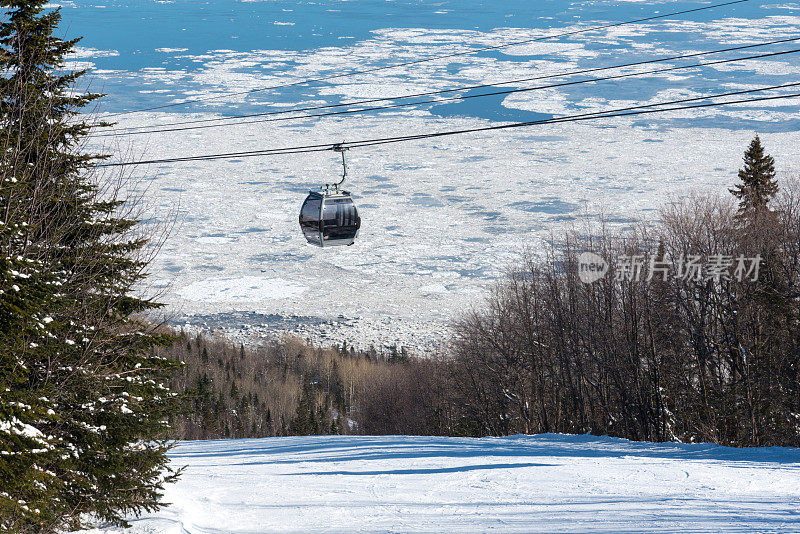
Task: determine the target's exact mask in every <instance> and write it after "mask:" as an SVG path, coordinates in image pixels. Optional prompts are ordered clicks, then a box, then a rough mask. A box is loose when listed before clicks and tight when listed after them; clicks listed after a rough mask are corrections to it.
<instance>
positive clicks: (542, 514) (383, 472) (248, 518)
mask: <svg viewBox="0 0 800 534" xmlns="http://www.w3.org/2000/svg"><path fill="white" fill-rule="evenodd" d="M171 458H172V460H173V463H174V465H175V466H184V465H185V466H187V468H186V471H185V473H184V475H183V477H182V478H181V480H180V481H179V482H178V483H177V484H175V485H173V486H170V487H169V488H168V489H167V492H166V501H168V502H171V503H173V504H172V505H171V506H170V507H168V508H165V509H163V510H162V511H160V512H158V513H154V514H146V515H145V516H143V517H142V518H140V519H138V520H136V521H134V523H133V527H132V528H131V529H130V530H128V531H127V532H129V533H130V534H134V533H153V534H155V533H175V534H178V533H180V534H196V533H212V532H213V533H221V532H247V533H256V532H347V533H350V532H454V533H455V532H487V531H493V532H526V533H530V532H550V533H555V532H572V533H589V532H591V533H596V532H608V533H631V532H660V533H689V532H710V533H722V532H758V533H767V532H786V533H797V532H800V449H793V448H754V449H732V448H726V447H719V446H715V445H708V444H655V443H640V442H630V441H626V440H622V439H613V438H607V437H594V436H568V435H558V434H545V435H538V436H514V437H509V438H482V439H468V438H436V437H411V436H402V437H399V436H389V437H345V436H337V437H327V436H322V437H291V438H270V439H253V440H232V441H206V442H186V443H181V444H180V445H179V446H178V447H176V448H175V449H174V450H173V451H172V453H171ZM97 532H118V529H111V530H103V529H100V530H98V531H97Z"/></svg>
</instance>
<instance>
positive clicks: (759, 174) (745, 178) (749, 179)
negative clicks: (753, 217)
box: [730, 135, 778, 215]
mask: <svg viewBox="0 0 800 534" xmlns="http://www.w3.org/2000/svg"><path fill="white" fill-rule="evenodd" d="M739 180H741V182H742V183H740V184H736V185H735V186H734V188H733V189H731V190H730V192H731V193H732V194H733V196H735V197H736V198H737V199H739V214H740V215H744V214H750V213H753V212H761V211H763V210H765V209H766V208H767V204H769V201H770V200H772V198H773V197H774V196H775V194H776V193H777V192H778V182H777V180H776V179H775V160H774V159H773V158H772V156H770V155H768V154H764V147H763V146H761V139H760V138H759V137H758V135H756V136H755V137H754V138H753V140H752V141H751V142H750V146H749V147H748V148H747V151H746V152H745V153H744V168H742V169H739Z"/></svg>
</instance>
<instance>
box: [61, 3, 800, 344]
mask: <svg viewBox="0 0 800 534" xmlns="http://www.w3.org/2000/svg"><path fill="white" fill-rule="evenodd" d="M701 5H707V4H701V3H699V2H613V3H611V2H568V1H550V2H523V1H512V2H502V3H500V2H491V3H484V2H478V1H466V2H455V1H436V2H428V1H414V2H410V1H394V2H384V1H381V2H378V1H369V0H364V1H351V2H345V1H333V0H323V1H319V2H291V1H280V0H279V1H264V2H239V1H232V0H225V1H217V2H210V3H204V4H199V3H196V2H190V1H188V0H187V1H181V0H176V1H174V2H150V1H147V2H145V1H128V2H116V1H115V2H106V3H104V4H103V5H102V6H101V5H90V3H87V2H83V1H77V2H74V3H64V4H63V6H64V8H63V15H64V28H65V31H66V32H68V33H69V35H74V34H83V35H85V36H86V37H85V39H84V40H83V41H82V42H81V47H82V48H81V49H80V51H79V53H78V54H77V55H76V57H75V58H73V65H74V66H80V67H87V68H91V69H93V70H92V72H91V74H90V76H91V77H92V79H93V82H92V83H93V87H94V88H95V89H98V90H100V89H102V90H103V91H104V92H106V93H109V96H108V97H107V98H106V99H104V102H103V103H102V104H101V106H100V109H99V111H100V112H104V113H110V114H117V113H120V112H127V111H131V110H135V109H141V108H145V107H156V106H163V105H167V104H171V103H175V102H180V101H182V100H184V99H187V98H188V99H198V98H200V99H207V98H209V97H220V98H216V99H213V100H202V101H201V102H195V103H193V104H190V105H184V106H176V107H168V108H161V109H155V110H150V111H147V112H143V113H132V114H125V115H116V116H114V119H115V120H117V121H118V122H119V126H120V127H129V126H138V125H156V124H166V123H171V122H176V121H182V120H195V119H203V118H212V117H219V116H230V115H234V114H241V113H255V112H265V111H276V110H281V109H286V108H287V107H294V106H316V105H325V104H331V103H338V102H342V101H347V100H351V99H360V98H371V97H375V96H380V97H385V96H395V95H397V96H401V95H405V94H410V93H417V92H423V91H435V90H441V89H449V88H453V87H460V86H467V85H474V84H482V83H495V82H498V81H504V80H509V79H517V78H526V77H532V76H543V75H552V74H558V73H563V72H568V71H570V70H575V69H581V68H591V67H598V66H609V65H614V64H620V63H628V62H633V61H641V60H645V59H654V58H658V57H665V56H672V55H677V54H685V53H690V52H695V51H701V50H713V49H717V48H725V47H728V46H736V45H740V44H749V43H755V42H761V41H767V40H774V39H782V38H783V39H785V38H789V37H800V4H797V3H791V2H790V3H782V2H779V3H770V2H766V3H765V2H754V1H751V2H747V3H743V4H738V5H735V6H727V7H724V8H718V9H714V10H708V11H703V12H699V13H693V14H690V15H683V16H676V17H670V18H668V19H665V20H656V21H649V22H645V23H638V24H633V25H628V26H622V27H617V28H609V29H605V30H602V31H597V32H590V33H584V34H579V35H575V36H572V37H570V38H567V39H558V40H553V41H545V42H538V43H530V44H526V45H520V46H513V47H510V48H503V49H499V50H495V51H492V52H481V53H477V54H472V55H462V56H455V57H450V58H446V59H441V60H437V61H431V62H427V63H422V64H417V65H413V66H408V67H403V68H396V69H386V70H380V71H375V72H371V73H368V74H362V75H358V76H352V77H345V78H338V79H332V80H329V81H327V82H324V83H317V84H311V85H303V86H294V87H287V88H283V89H279V90H273V91H266V92H251V93H247V94H239V95H237V96H225V95H226V94H228V93H231V92H237V93H242V92H245V91H251V90H254V89H258V88H262V87H266V86H272V85H279V84H286V83H292V82H295V81H299V80H303V79H306V78H310V77H319V76H330V75H333V74H337V73H342V72H348V71H352V70H368V69H371V68H374V67H378V66H385V65H387V64H390V63H394V62H405V61H413V60H416V59H425V58H430V57H434V56H439V55H446V54H452V53H454V52H459V51H462V50H465V49H469V48H480V47H486V46H494V45H498V44H502V43H506V42H511V41H518V40H524V39H531V38H535V37H541V36H545V35H550V34H554V33H561V32H565V31H570V30H574V29H578V28H582V27H588V26H592V25H598V24H604V23H608V22H613V21H621V20H630V19H635V18H639V17H644V16H648V15H652V14H655V13H658V12H661V13H663V12H667V11H677V10H681V9H691V8H694V7H698V6H701ZM798 46H800V45H797V43H788V44H784V45H781V46H773V47H768V48H765V49H759V50H757V51H755V52H739V53H728V54H722V55H720V56H717V57H714V58H713V59H722V58H733V57H737V56H741V55H748V54H752V53H758V52H767V51H777V50H787V49H792V48H793V47H794V48H797V47H798ZM690 62H691V63H694V62H696V60H692V61H683V62H682V61H678V60H676V61H673V62H670V65H675V66H677V65H681V64H687V63H690ZM661 66H668V65H664V64H662V65H661ZM637 68H642V67H637ZM646 68H647V69H650V68H652V67H646ZM624 72H631V69H628V70H626V71H624ZM798 73H800V56H798V55H784V56H778V57H776V58H769V59H760V60H749V61H743V62H738V63H728V64H724V65H717V66H710V67H703V68H695V69H691V70H682V71H675V72H672V73H661V74H652V75H648V76H643V77H639V78H632V79H627V80H617V81H609V82H598V83H590V84H584V85H575V86H568V87H559V88H550V89H546V90H539V91H530V92H525V93H517V94H512V95H508V96H505V97H490V98H489V97H487V98H476V99H472V100H468V101H464V102H462V103H455V104H444V105H437V106H433V105H427V106H420V107H410V108H398V109H395V110H388V111H383V112H373V113H367V114H356V115H343V116H333V117H318V118H311V119H301V120H296V121H295V120H293V121H283V122H260V123H251V124H245V125H239V126H228V127H225V128H209V129H203V130H191V131H184V132H172V133H162V134H148V135H137V136H130V137H125V136H120V137H116V138H113V137H112V138H109V137H106V138H97V139H95V140H94V141H93V145H94V146H104V147H105V149H106V150H108V151H110V152H112V153H114V154H118V156H117V157H118V159H121V160H130V159H157V158H165V157H166V158H170V157H180V156H187V155H201V154H211V153H218V152H240V151H247V150H257V149H263V148H272V147H288V146H297V145H308V144H315V143H324V142H335V141H343V140H345V141H346V140H349V139H362V138H375V137H384V136H395V135H405V134H408V133H419V132H429V131H442V130H450V129H460V128H471V127H479V126H485V125H491V124H500V123H502V122H503V121H520V120H531V119H532V118H538V117H547V116H559V115H569V114H575V113H581V112H585V111H595V110H602V109H612V108H619V107H625V106H632V105H637V104H640V103H642V102H659V101H665V100H674V99H679V98H691V97H696V96H701V95H707V94H714V93H719V92H726V91H735V90H741V89H748V88H753V87H758V86H767V85H776V84H781V83H790V82H796V81H798ZM517 86H519V87H523V86H526V85H525V84H519V85H517ZM511 87H515V86H514V85H512V86H511ZM770 94H777V93H776V92H773V93H770ZM798 109H799V108H798V105H797V101H796V100H785V101H775V102H771V103H770V102H766V103H760V104H752V105H740V106H735V107H730V108H710V109H706V110H693V111H683V112H674V113H669V114H664V115H653V116H647V117H635V118H627V119H605V120H600V121H594V122H586V123H572V124H560V125H547V126H536V127H531V128H525V129H516V130H505V131H499V132H487V133H480V134H469V135H464V136H456V137H448V138H441V139H434V140H425V141H415V142H409V143H404V144H396V145H384V146H378V147H372V148H368V149H367V148H365V149H360V150H353V151H351V152H350V153H349V160H350V172H351V180H350V181H349V182H348V189H350V190H351V191H352V192H353V194H354V197H355V198H356V201H357V203H358V206H359V209H360V212H361V216H362V219H363V223H362V231H361V234H360V238H359V240H358V241H357V243H356V244H355V245H353V246H352V247H347V248H345V249H330V250H318V249H315V248H312V247H310V246H308V245H306V244H305V241H304V239H303V237H302V235H301V234H300V231H299V228H298V226H297V212H298V210H299V207H300V204H301V203H302V201H303V198H304V196H305V193H306V192H307V191H308V190H309V189H310V188H316V187H317V186H319V185H320V184H322V183H324V182H326V181H327V182H330V181H332V180H333V179H335V178H336V176H337V175H338V174H339V173H340V168H341V166H340V162H339V160H338V159H337V157H336V155H335V154H333V153H331V154H310V155H305V154H299V155H286V156H270V157H265V158H241V159H232V160H218V161H213V162H203V161H201V162H191V163H180V164H154V165H149V166H140V167H137V168H136V169H133V170H132V175H133V178H134V180H132V182H131V183H132V184H134V187H136V188H138V189H140V190H144V191H146V198H147V200H148V202H149V204H150V206H151V209H152V210H153V211H154V213H155V214H156V216H157V217H159V218H161V219H165V218H168V217H169V214H171V213H177V217H176V225H175V227H174V230H173V232H172V234H171V237H170V238H169V239H168V240H167V242H166V243H165V245H164V247H163V249H162V251H161V254H160V255H159V257H158V258H157V260H156V262H155V264H154V266H153V276H152V278H151V281H152V283H153V284H154V285H155V286H157V287H160V288H162V292H163V297H162V300H164V301H166V302H168V303H169V304H170V312H171V313H172V314H173V315H174V317H175V320H176V321H179V322H181V323H183V322H188V323H190V324H195V325H202V324H205V325H206V326H209V327H210V326H216V327H224V328H226V329H230V330H232V331H236V332H237V333H238V334H239V335H241V336H244V337H248V338H253V339H258V338H259V337H260V336H263V335H265V334H267V333H270V334H274V333H276V332H280V331H294V332H297V333H300V334H301V335H304V336H307V337H311V338H313V339H316V340H319V341H341V340H344V339H347V340H348V342H350V341H356V342H357V343H359V344H361V345H364V346H366V345H368V344H376V345H385V344H392V343H399V344H403V345H407V346H409V347H412V348H413V347H416V348H420V349H427V348H430V347H432V346H434V345H435V342H436V341H437V340H438V339H440V338H441V337H442V336H443V335H444V333H445V331H446V328H447V326H448V324H449V323H450V321H451V320H452V318H453V317H457V316H458V315H459V314H460V313H463V311H464V310H467V309H469V308H470V307H471V306H476V305H480V303H481V301H482V299H483V297H484V296H485V294H486V289H487V287H489V285H490V284H491V283H492V280H493V279H495V278H496V277H497V276H498V275H500V274H501V273H502V272H503V270H504V269H506V268H508V267H509V266H510V265H512V264H513V262H514V261H515V260H516V259H518V258H519V255H520V253H521V252H522V251H523V250H524V249H526V248H530V249H532V250H534V251H535V250H536V248H537V246H539V245H540V244H541V243H542V240H543V239H547V238H549V237H550V235H551V234H553V233H555V234H557V233H558V232H559V231H561V230H562V229H563V228H564V227H565V226H568V225H572V224H584V222H585V221H587V220H588V221H592V220H597V218H598V217H599V215H600V214H602V215H603V216H604V217H605V219H606V220H608V221H609V222H611V223H612V224H615V225H621V226H625V225H629V224H631V223H632V222H634V221H637V220H640V219H646V220H652V219H653V218H654V217H655V214H656V211H655V210H656V209H657V208H658V206H659V205H660V204H661V203H662V202H664V201H665V199H668V198H669V197H670V196H681V195H685V194H688V193H689V192H690V191H692V190H698V189H700V190H715V191H720V192H722V191H725V189H726V188H727V187H728V186H730V185H731V184H732V182H733V181H734V180H735V176H736V170H737V169H738V167H739V166H740V161H741V154H742V153H743V151H744V149H745V147H746V145H747V143H748V142H749V140H750V138H751V137H752V136H753V134H754V133H755V132H758V133H761V134H762V139H763V141H764V144H765V146H766V148H767V150H768V151H769V152H770V153H771V154H772V155H773V156H774V157H775V158H776V162H777V166H778V168H779V170H781V171H782V172H785V173H794V172H796V171H797V169H798V159H797V158H798V156H797V151H796V147H797V146H798V144H799V143H798V141H800V133H799V132H800V128H799V127H798V126H800V120H799V119H798V115H797V112H798Z"/></svg>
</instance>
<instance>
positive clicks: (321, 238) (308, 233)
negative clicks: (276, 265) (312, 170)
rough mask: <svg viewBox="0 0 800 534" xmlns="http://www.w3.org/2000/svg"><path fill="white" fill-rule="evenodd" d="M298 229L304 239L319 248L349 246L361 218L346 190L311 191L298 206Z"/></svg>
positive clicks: (356, 234)
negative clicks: (299, 206)
mask: <svg viewBox="0 0 800 534" xmlns="http://www.w3.org/2000/svg"><path fill="white" fill-rule="evenodd" d="M300 228H301V229H302V230H303V235H304V236H305V238H306V241H308V242H309V243H311V244H312V245H316V246H318V247H335V246H339V245H352V244H353V243H354V242H355V240H356V236H358V229H359V228H361V217H359V216H358V210H357V209H356V206H355V204H353V198H352V197H351V196H350V193H349V192H348V191H336V192H333V193H329V192H323V193H317V192H315V191H311V192H309V194H308V197H306V200H305V202H303V207H302V208H300Z"/></svg>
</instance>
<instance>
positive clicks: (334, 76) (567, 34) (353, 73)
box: [103, 0, 750, 119]
mask: <svg viewBox="0 0 800 534" xmlns="http://www.w3.org/2000/svg"><path fill="white" fill-rule="evenodd" d="M749 1H750V0H733V1H730V2H723V3H720V4H713V5H709V6H703V7H697V8H693V9H685V10H681V11H673V12H670V13H663V14H659V15H652V16H649V17H644V18H639V19H634V20H627V21H623V22H613V23H609V24H602V25H599V26H592V27H589V28H582V29H580V30H572V31H568V32H562V33H558V34H554V35H549V36H543V37H535V38H532V39H523V40H521V41H512V42H509V43H504V44H500V45H494V46H487V47H482V48H474V49H470V50H464V51H461V52H453V53H451V54H444V55H439V56H434V57H430V58H423V59H415V60H412V61H405V62H401V63H394V64H391V65H383V66H381V67H372V68H369V69H362V70H355V71H351V72H344V73H339V74H332V75H329V76H321V77H318V78H308V79H305V80H300V81H297V82H291V83H286V84H279V85H273V86H269V87H260V88H256V89H248V90H246V91H236V92H230V93H225V94H222V95H211V96H207V97H202V98H194V99H190V100H184V101H182V102H172V103H169V104H162V105H159V106H151V107H147V108H141V109H135V110H130V111H122V112H119V113H111V114H108V115H104V117H103V118H104V119H108V118H111V117H119V116H122V115H129V114H131V113H141V112H144V111H155V110H159V109H166V108H172V107H176V106H184V105H186V104H193V103H197V102H207V101H211V100H219V99H220V98H227V97H231V96H240V95H248V94H253V93H258V92H264V91H269V90H271V89H281V88H285V87H296V86H298V85H305V84H310V83H316V82H322V81H327V80H334V79H339V78H345V77H348V76H357V75H360V74H369V73H372V72H378V71H383V70H388V69H395V68H399V67H407V66H410V65H418V64H421V63H428V62H431V61H436V60H439V59H446V58H451V57H458V56H465V55H470V54H475V53H478V52H487V51H490V50H498V49H501V48H508V47H510V46H517V45H522V44H528V43H534V42H540V41H548V40H551V39H558V38H561V37H570V36H573V35H578V34H582V33H588V32H592V31H599V30H604V29H608V28H616V27H620V26H626V25H628V24H636V23H638V22H647V21H650V20H657V19H663V18H667V17H673V16H676V15H685V14H688V13H696V12H698V11H705V10H708V9H716V8H719V7H725V6H731V5H735V4H743V3H746V2H749Z"/></svg>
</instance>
